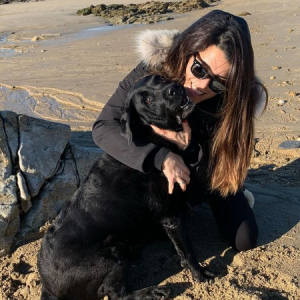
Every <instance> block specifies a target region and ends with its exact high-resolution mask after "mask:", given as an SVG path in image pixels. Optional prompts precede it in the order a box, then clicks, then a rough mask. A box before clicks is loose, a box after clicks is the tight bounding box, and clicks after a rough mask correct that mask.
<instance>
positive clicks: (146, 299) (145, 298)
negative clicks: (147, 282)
mask: <svg viewBox="0 0 300 300" xmlns="http://www.w3.org/2000/svg"><path fill="white" fill-rule="evenodd" d="M169 294H170V290H169V289H168V288H166V287H162V286H152V287H148V288H145V289H142V290H138V291H135V292H134V300H166V299H168V298H169Z"/></svg>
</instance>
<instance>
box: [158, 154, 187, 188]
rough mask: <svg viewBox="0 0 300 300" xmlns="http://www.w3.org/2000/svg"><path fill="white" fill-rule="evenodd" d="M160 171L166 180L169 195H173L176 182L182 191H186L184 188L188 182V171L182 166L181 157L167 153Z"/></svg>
mask: <svg viewBox="0 0 300 300" xmlns="http://www.w3.org/2000/svg"><path fill="white" fill-rule="evenodd" d="M162 170H163V172H164V174H165V176H166V177H167V179H168V192H169V194H172V193H173V190H174V184H175V183H176V182H177V183H178V184H179V186H180V188H181V189H182V190H183V191H185V190H186V186H187V184H189V182H190V170H189V169H188V167H187V166H186V165H185V164H184V161H183V159H182V157H181V156H179V155H177V154H175V153H173V152H169V153H168V154H167V156H166V158H165V160H164V162H163V165H162Z"/></svg>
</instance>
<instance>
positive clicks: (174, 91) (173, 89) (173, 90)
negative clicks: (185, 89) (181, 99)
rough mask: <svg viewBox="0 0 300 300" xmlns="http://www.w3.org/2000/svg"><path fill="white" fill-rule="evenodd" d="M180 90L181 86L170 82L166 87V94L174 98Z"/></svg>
mask: <svg viewBox="0 0 300 300" xmlns="http://www.w3.org/2000/svg"><path fill="white" fill-rule="evenodd" d="M180 91H181V88H180V86H179V85H176V84H172V85H171V86H169V87H168V90H167V94H168V96H169V97H170V98H174V97H178V96H180V94H181V93H180Z"/></svg>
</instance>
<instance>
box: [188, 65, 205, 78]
mask: <svg viewBox="0 0 300 300" xmlns="http://www.w3.org/2000/svg"><path fill="white" fill-rule="evenodd" d="M191 72H192V74H193V75H194V76H195V77H197V78H199V79H201V78H203V77H204V76H205V75H206V71H205V70H204V68H203V67H202V66H201V65H198V64H194V65H193V66H192V67H191Z"/></svg>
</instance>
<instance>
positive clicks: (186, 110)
mask: <svg viewBox="0 0 300 300" xmlns="http://www.w3.org/2000/svg"><path fill="white" fill-rule="evenodd" d="M194 107H195V104H194V103H193V102H192V101H191V100H190V98H189V97H188V96H187V95H186V96H185V98H183V99H182V100H181V105H180V108H181V109H182V115H181V118H179V119H180V123H179V122H178V123H179V124H181V123H182V121H183V120H185V119H186V118H187V117H188V115H189V114H190V113H191V112H192V111H193V109H194ZM178 121H179V120H178Z"/></svg>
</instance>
